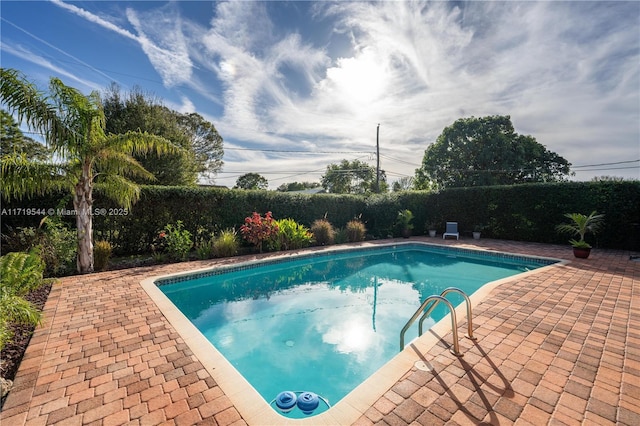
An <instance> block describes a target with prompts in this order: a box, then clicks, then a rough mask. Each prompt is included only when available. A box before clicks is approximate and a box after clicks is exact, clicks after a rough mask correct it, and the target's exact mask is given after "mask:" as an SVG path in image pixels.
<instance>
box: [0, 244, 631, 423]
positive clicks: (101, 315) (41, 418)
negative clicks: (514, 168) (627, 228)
mask: <svg viewBox="0 0 640 426" xmlns="http://www.w3.org/2000/svg"><path fill="white" fill-rule="evenodd" d="M425 241H428V242H435V243H442V240H435V239H428V238H425ZM446 244H450V245H458V246H465V247H478V248H482V249H489V250H499V251H508V252H512V253H523V254H531V255H539V256H547V257H555V258H564V259H567V260H568V261H569V263H567V264H566V265H563V266H556V267H553V268H549V269H548V270H546V271H544V272H542V273H538V274H532V275H527V276H525V277H523V278H518V279H514V280H510V281H508V282H505V283H502V284H500V285H499V286H498V287H497V288H495V289H494V290H493V291H491V293H490V294H489V295H488V296H487V297H486V298H485V299H484V301H483V302H482V303H480V304H479V305H478V306H476V307H474V328H475V329H474V334H475V335H476V337H478V340H477V341H475V342H473V341H470V340H467V339H462V340H461V342H460V345H461V350H462V352H463V353H464V357H461V358H458V357H455V356H454V355H452V354H451V353H450V352H449V345H450V342H451V333H450V332H449V333H448V334H446V335H445V336H444V337H443V339H442V341H441V342H440V343H439V344H438V345H436V346H434V347H433V348H432V349H431V350H429V351H428V352H425V353H421V354H417V355H418V356H419V357H420V358H421V359H423V361H424V362H425V364H426V365H428V366H430V367H431V371H423V370H419V369H417V368H415V367H414V368H412V369H411V370H410V371H408V372H407V373H406V374H405V375H404V377H403V378H402V379H401V380H399V381H398V382H397V383H396V384H395V385H394V386H392V387H391V388H390V389H389V390H388V391H387V392H386V393H385V394H384V395H383V396H382V397H380V398H379V399H378V400H377V402H375V404H373V405H372V406H371V407H369V408H368V409H366V410H363V412H362V415H361V416H360V418H359V419H357V420H356V422H355V423H356V424H358V425H371V424H380V425H405V424H414V425H418V424H420V425H442V424H459V425H472V424H495V425H511V424H518V425H529V424H530V425H542V424H550V425H577V424H597V425H602V424H617V425H638V424H640V283H639V281H638V277H639V275H640V262H639V261H632V260H630V258H629V256H630V254H631V253H629V252H625V251H612V250H600V249H598V250H594V252H593V253H592V255H591V258H589V259H588V260H577V259H574V258H573V256H572V254H571V249H570V247H568V246H550V245H542V244H529V243H519V242H507V241H495V240H487V239H482V240H477V241H476V240H470V239H466V240H460V241H455V240H447V241H446ZM635 254H636V255H637V254H638V253H635ZM247 259H248V258H246V257H245V258H243V259H242V260H247ZM233 260H238V259H237V258H236V259H233ZM233 260H229V259H226V260H224V261H222V262H224V263H228V262H230V261H233ZM216 263H220V261H217V262H216V261H207V262H191V263H181V264H174V265H164V266H156V267H145V268H136V269H131V270H123V271H113V272H104V273H97V274H91V275H85V276H76V277H69V278H65V279H62V280H60V281H58V282H57V283H56V284H55V285H54V286H53V289H52V291H51V295H50V296H49V299H48V301H47V304H46V306H45V312H44V314H45V323H44V324H43V325H42V326H41V327H39V328H38V329H37V330H36V332H35V334H34V336H33V339H32V340H31V343H30V345H29V348H28V350H27V352H26V354H25V357H24V360H23V362H22V364H21V366H20V370H19V372H18V375H17V377H16V380H15V387H14V389H13V390H12V392H11V393H10V395H9V397H8V399H7V400H6V402H5V404H4V407H3V410H2V413H0V424H1V425H2V426H5V425H11V426H13V425H23V424H24V425H52V424H60V425H76V424H77V425H81V424H95V425H120V424H132V425H156V424H168V425H174V424H175V425H195V424H211V425H241V424H246V421H245V419H243V417H242V415H241V413H240V411H239V410H238V409H237V408H236V407H235V406H234V405H233V403H232V402H231V400H230V398H229V397H228V396H227V395H225V393H224V392H223V391H222V389H221V388H220V387H219V386H218V385H217V384H216V382H215V380H214V379H213V378H212V377H211V376H210V374H209V373H208V371H207V370H206V369H205V368H204V367H203V364H202V363H201V362H200V361H199V360H198V359H197V358H196V357H195V355H193V353H192V352H191V350H190V349H189V347H187V345H186V344H185V343H184V341H183V339H182V338H181V337H180V336H179V335H178V334H177V332H176V331H175V330H174V329H173V327H172V326H171V324H169V322H168V321H167V320H166V319H165V318H164V316H163V314H162V313H161V312H160V310H159V309H158V308H157V307H156V305H155V304H154V303H153V302H152V301H151V299H150V298H149V297H148V296H147V294H146V293H145V291H144V290H143V289H142V288H141V286H140V284H139V283H140V281H141V280H143V279H145V278H148V277H150V276H156V275H163V274H167V273H173V272H178V271H183V270H189V269H197V268H202V267H206V266H209V265H214V264H216ZM465 322H466V318H465V319H461V320H460V323H459V326H460V327H461V330H464V328H463V327H464V325H465Z"/></svg>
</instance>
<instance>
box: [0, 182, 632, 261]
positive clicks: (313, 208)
mask: <svg viewBox="0 0 640 426" xmlns="http://www.w3.org/2000/svg"><path fill="white" fill-rule="evenodd" d="M95 198H96V202H95V203H94V207H95V209H103V210H102V211H103V213H106V214H102V215H99V216H95V217H94V231H95V234H94V235H95V238H96V239H107V240H109V241H110V242H111V243H112V244H113V245H114V246H115V247H116V250H117V253H118V254H133V253H141V252H147V251H149V246H150V244H151V243H152V242H153V240H154V238H155V237H156V236H157V233H158V231H160V230H161V229H162V228H163V227H164V226H165V225H166V224H168V223H175V222H177V221H178V220H182V221H183V222H184V225H185V228H186V229H188V230H189V231H191V232H192V233H194V234H195V233H196V232H197V230H198V228H202V229H205V230H207V231H217V230H221V229H225V228H233V227H235V228H236V229H237V228H239V226H240V225H242V223H243V222H244V218H245V217H247V216H249V215H250V214H251V213H252V212H253V211H257V212H259V213H265V212H267V211H271V212H272V213H273V216H274V217H275V218H276V219H284V218H292V219H295V220H296V221H297V222H299V223H301V224H303V225H305V226H308V227H309V226H311V224H312V223H313V221H315V220H316V219H320V218H323V217H326V218H327V219H328V220H329V221H330V222H331V223H332V224H333V225H334V226H335V227H338V228H340V227H344V226H345V225H346V223H347V222H348V221H349V220H351V219H353V218H355V217H360V218H361V219H362V220H363V222H365V224H366V227H367V230H368V234H369V237H370V238H385V237H388V236H396V235H397V230H396V229H395V227H394V222H395V219H396V216H397V213H398V211H399V210H401V209H409V210H411V211H412V212H413V213H414V222H413V223H414V226H415V228H414V234H424V233H425V232H426V228H427V226H426V225H427V224H428V223H431V222H433V223H436V224H437V225H438V226H437V229H438V232H439V233H441V232H442V231H443V230H444V226H445V222H446V221H448V220H452V221H457V222H458V223H459V229H460V231H461V232H462V234H463V235H465V234H468V235H470V233H471V231H472V230H473V229H474V227H476V226H477V225H482V226H483V235H484V236H486V237H490V238H499V239H508V240H520V241H534V242H542V243H566V242H567V239H568V238H567V237H566V236H562V235H558V233H557V232H556V231H555V226H556V225H557V224H559V223H562V222H564V221H565V219H564V217H563V215H564V213H567V212H578V213H585V214H588V213H590V212H591V211H593V210H597V211H598V212H599V213H604V214H605V226H604V229H602V231H601V232H600V233H599V234H598V235H597V236H596V237H595V238H593V237H591V238H590V242H591V243H592V244H595V246H598V247H608V248H618V249H631V250H638V244H639V242H638V240H639V239H640V235H639V234H640V182H638V181H625V182H571V183H554V184H531V185H514V186H495V187H474V188H457V189H449V190H446V191H442V192H440V193H427V192H419V191H409V192H400V193H388V194H379V195H372V196H369V197H362V196H355V195H335V194H317V195H307V194H292V193H282V192H274V191H242V190H228V189H220V188H199V187H196V188H191V187H155V186H147V187H143V189H142V195H141V198H140V200H139V201H138V203H136V204H135V205H134V206H133V208H132V209H131V211H129V212H127V213H128V214H126V215H125V214H123V213H124V212H123V211H122V210H120V209H118V208H117V206H115V205H112V204H110V203H109V202H107V201H105V200H104V198H102V197H100V194H96V196H95ZM65 202H66V206H67V208H69V209H70V208H71V202H70V200H69V199H68V197H66V199H65V197H64V196H63V194H58V195H51V196H48V197H42V198H38V199H32V200H28V201H24V200H23V201H21V202H18V201H13V202H5V203H3V206H2V208H3V216H2V219H3V220H2V232H3V233H5V232H6V230H7V227H8V226H11V227H16V226H37V225H38V223H39V221H40V220H41V218H42V216H38V215H25V214H22V215H20V214H6V212H7V211H8V212H9V213H16V212H17V210H15V209H16V208H20V209H24V208H31V207H32V208H42V209H48V208H54V209H56V211H57V209H59V208H60V206H61V205H64V203H65ZM61 203H62V204H61ZM11 209H14V210H11ZM62 219H63V220H65V221H67V222H69V224H70V225H71V226H73V224H74V218H73V216H63V217H62Z"/></svg>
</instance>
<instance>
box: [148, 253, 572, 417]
mask: <svg viewBox="0 0 640 426" xmlns="http://www.w3.org/2000/svg"><path fill="white" fill-rule="evenodd" d="M398 245H424V246H432V247H433V246H435V247H438V248H443V249H446V250H448V251H458V252H479V253H482V252H486V253H491V254H492V255H505V256H509V257H513V256H515V257H524V258H530V259H543V260H549V261H553V262H554V263H552V264H549V265H545V266H540V267H539V268H536V269H534V270H531V271H527V272H522V273H519V274H517V275H512V276H509V277H506V278H502V279H499V280H495V281H491V282H489V283H486V284H485V285H483V286H482V287H481V288H479V289H478V290H476V291H475V292H474V293H473V294H472V295H470V296H469V299H470V301H471V306H472V309H473V308H475V307H477V306H478V305H479V304H480V303H481V302H482V301H483V300H484V299H485V298H486V297H487V296H488V295H489V293H491V291H493V290H494V289H495V288H496V287H497V286H499V285H501V284H504V283H508V282H510V281H513V280H517V279H521V278H523V277H525V276H529V275H534V274H538V273H541V272H545V271H548V270H549V268H557V267H561V266H564V265H566V264H567V263H568V261H566V260H563V259H558V258H552V257H542V256H535V255H514V254H511V253H506V252H501V251H497V250H487V249H481V248H474V249H468V248H461V247H451V246H447V245H441V244H434V243H427V242H416V241H408V242H398V241H395V242H392V243H384V244H379V243H373V242H372V243H362V244H360V245H357V246H352V245H350V246H347V247H345V246H336V247H329V248H325V249H324V250H322V251H321V252H318V253H319V254H326V253H329V252H332V251H334V252H335V251H338V252H339V251H350V250H354V249H368V248H374V247H384V246H398ZM313 255H314V254H313V251H310V250H300V251H295V252H286V253H282V254H280V253H278V254H277V255H275V256H270V257H268V258H261V259H254V260H248V261H243V262H238V263H236V264H234V265H225V266H213V267H211V266H209V267H206V268H200V269H195V270H192V271H188V272H184V271H182V272H177V273H172V274H165V275H158V276H154V277H149V278H147V279H144V280H142V281H141V282H140V284H141V286H142V288H143V289H144V291H145V292H146V293H147V294H148V296H149V297H150V298H151V300H152V301H153V302H154V303H155V304H156V306H157V307H158V309H160V311H161V312H162V314H163V315H164V316H165V317H166V319H167V320H168V321H169V323H170V324H171V325H172V326H173V327H174V329H175V330H176V331H177V332H178V334H179V335H180V336H181V337H182V339H183V340H184V342H185V343H186V344H187V346H188V347H189V348H190V349H191V351H192V352H193V354H194V355H195V357H196V358H197V359H198V360H199V361H200V362H201V364H202V365H203V366H204V368H205V369H206V370H207V371H208V372H209V374H211V376H212V377H213V379H214V380H215V381H216V383H218V385H219V386H220V388H221V389H222V391H223V392H224V393H225V395H227V397H228V398H229V399H230V400H231V402H232V403H233V405H234V406H235V407H236V409H237V410H238V412H239V413H240V415H241V416H242V418H243V419H244V420H245V421H246V422H247V424H249V425H252V424H256V425H260V424H280V425H287V424H297V425H316V426H321V425H334V424H351V423H354V422H355V421H356V420H357V419H358V418H360V417H361V416H362V415H363V414H364V413H365V411H366V410H367V409H369V408H370V407H371V406H372V405H373V404H374V403H375V402H376V401H377V400H378V399H379V398H380V397H381V396H383V395H384V394H385V392H387V391H388V390H389V388H391V387H392V386H393V385H394V384H395V383H397V382H398V381H399V380H400V379H401V378H402V377H403V376H404V375H406V374H407V372H409V371H410V370H411V369H412V368H413V367H414V366H415V365H416V363H417V362H419V361H424V359H423V356H422V355H421V354H422V353H426V352H428V351H429V350H430V349H431V348H433V347H434V346H435V345H436V344H437V343H439V342H440V341H441V340H442V339H443V337H444V336H445V335H447V334H448V333H450V331H451V318H450V314H447V315H446V316H445V317H444V318H442V319H441V320H440V321H439V322H437V323H436V324H435V325H434V326H433V327H431V328H430V329H429V330H427V332H425V333H424V334H423V335H422V336H420V337H418V338H417V339H415V340H413V341H411V342H409V343H408V344H407V345H405V348H404V349H403V350H402V351H401V352H399V353H398V354H397V355H396V356H394V357H393V358H392V359H391V360H389V361H388V362H387V363H385V364H384V365H383V366H382V367H381V368H380V369H378V370H377V371H376V372H375V373H374V374H372V375H371V376H370V377H369V378H367V379H366V380H365V381H363V382H362V383H361V384H360V385H358V386H357V387H356V388H354V389H353V390H352V391H351V392H349V394H347V395H346V396H345V397H343V398H342V399H341V400H340V401H338V402H337V403H336V404H335V405H333V406H332V407H331V408H330V409H329V410H327V411H325V412H323V413H320V414H318V415H315V416H312V417H308V418H304V419H290V418H287V417H284V416H281V415H280V414H278V413H277V412H276V411H275V410H274V409H273V408H272V407H271V406H270V405H269V404H268V403H267V402H266V401H265V400H264V398H263V397H262V396H261V395H260V394H259V393H258V392H257V391H256V390H255V389H254V388H253V386H252V385H251V384H250V383H249V382H248V381H247V380H246V379H245V378H244V377H243V376H242V375H241V374H240V373H239V372H238V371H237V370H236V369H235V367H233V365H232V364H231V363H230V362H229V361H228V360H227V359H226V358H225V357H224V356H223V355H222V354H221V353H220V352H219V351H218V350H217V349H216V348H215V346H214V345H213V344H212V343H210V342H209V341H208V340H207V339H206V337H205V336H204V335H203V334H202V333H201V332H200V331H199V330H198V329H197V328H196V327H195V325H193V323H191V321H190V320H189V319H187V318H186V316H185V315H184V314H183V313H182V312H180V310H179V309H178V308H177V307H176V306H175V305H174V304H173V302H171V301H170V300H169V298H168V297H167V296H166V295H165V294H164V293H163V292H162V291H161V290H160V289H159V288H158V284H157V282H158V281H163V280H168V279H172V278H181V277H185V276H191V275H194V274H199V273H205V272H207V271H211V270H214V269H221V268H222V269H229V268H232V267H238V266H240V265H243V264H263V263H271V262H277V261H279V260H281V259H284V260H285V261H286V260H292V259H295V258H300V257H305V256H313ZM455 311H456V317H457V318H458V328H460V327H461V326H463V325H465V324H466V323H467V322H466V320H462V319H461V318H466V306H465V304H464V303H461V304H460V305H458V306H457V307H456V308H455ZM446 343H447V344H451V342H446Z"/></svg>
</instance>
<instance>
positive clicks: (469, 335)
mask: <svg viewBox="0 0 640 426" xmlns="http://www.w3.org/2000/svg"><path fill="white" fill-rule="evenodd" d="M451 292H455V293H458V294H460V295H461V296H462V297H463V298H464V301H465V305H467V334H466V335H465V337H466V338H467V339H470V340H477V339H476V338H475V337H473V313H472V312H471V300H470V299H469V296H467V294H466V293H465V292H464V291H462V290H460V289H459V288H456V287H448V288H446V289H444V290H443V291H442V293H440V296H442V297H444V296H446V295H447V294H449V293H451ZM434 308H435V304H434V305H432V306H431V308H429V310H428V311H426V312H425V313H424V314H422V318H420V322H419V323H418V336H422V323H423V322H424V320H425V319H426V318H427V317H428V316H429V314H430V313H431V311H433V309H434Z"/></svg>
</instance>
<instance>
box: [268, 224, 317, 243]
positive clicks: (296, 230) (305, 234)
mask: <svg viewBox="0 0 640 426" xmlns="http://www.w3.org/2000/svg"><path fill="white" fill-rule="evenodd" d="M276 225H277V226H278V232H277V233H276V235H275V238H274V239H273V243H272V245H273V248H274V249H275V250H296V249H301V248H305V247H309V246H310V245H311V242H312V241H313V234H311V232H309V229H308V228H307V227H306V226H304V225H301V224H299V223H298V222H296V221H295V220H293V219H281V220H278V221H276Z"/></svg>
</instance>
